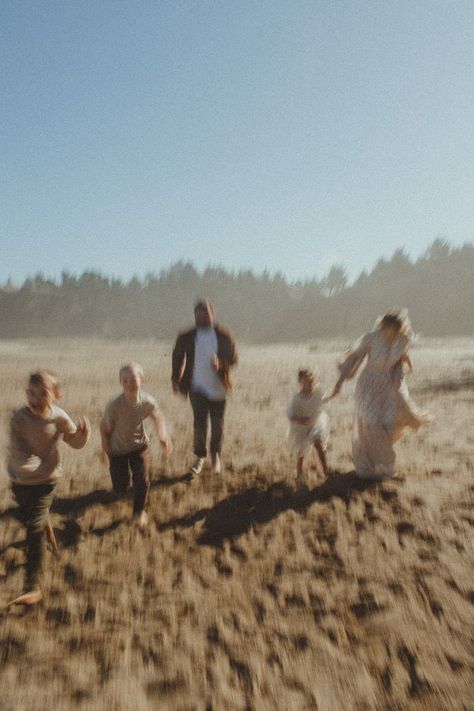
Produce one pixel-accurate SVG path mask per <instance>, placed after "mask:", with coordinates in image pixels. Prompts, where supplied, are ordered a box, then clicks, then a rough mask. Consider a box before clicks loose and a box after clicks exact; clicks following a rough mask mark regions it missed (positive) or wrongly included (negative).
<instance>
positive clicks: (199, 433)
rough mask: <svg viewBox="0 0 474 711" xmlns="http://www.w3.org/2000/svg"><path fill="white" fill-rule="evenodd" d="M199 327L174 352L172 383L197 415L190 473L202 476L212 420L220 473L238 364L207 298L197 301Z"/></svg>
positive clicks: (216, 468)
mask: <svg viewBox="0 0 474 711" xmlns="http://www.w3.org/2000/svg"><path fill="white" fill-rule="evenodd" d="M194 319H195V323H196V326H195V328H192V329H191V330H189V331H186V332H185V333H181V334H180V335H179V336H178V338H177V340H176V344H175V347H174V349H173V356H172V375H171V382H172V386H173V391H174V392H175V393H182V394H183V395H185V396H189V399H190V401H191V406H192V408H193V414H194V454H195V457H196V459H195V460H194V462H193V463H192V465H191V467H190V469H189V472H190V474H192V475H195V474H200V473H201V471H202V468H203V466H204V462H205V459H206V457H207V427H208V420H209V419H210V421H211V441H210V450H211V462H212V468H213V470H214V472H215V473H216V474H220V472H221V470H222V464H221V459H220V453H221V446H222V432H223V427H224V411H225V406H226V397H227V395H228V393H229V392H230V391H231V382H230V377H229V371H230V368H231V366H233V365H235V364H236V363H237V351H236V348H235V342H234V338H233V336H232V334H231V333H230V332H229V331H228V330H227V329H225V328H223V327H222V326H221V325H219V324H217V323H216V322H215V321H214V307H213V305H212V304H211V302H210V301H209V300H207V299H201V300H199V301H197V302H196V304H195V307H194Z"/></svg>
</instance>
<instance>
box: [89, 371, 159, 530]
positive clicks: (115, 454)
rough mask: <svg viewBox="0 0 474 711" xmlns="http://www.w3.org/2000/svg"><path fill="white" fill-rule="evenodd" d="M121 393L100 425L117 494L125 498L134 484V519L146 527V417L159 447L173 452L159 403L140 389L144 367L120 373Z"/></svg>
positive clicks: (147, 476) (147, 441)
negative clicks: (149, 421) (151, 424)
mask: <svg viewBox="0 0 474 711" xmlns="http://www.w3.org/2000/svg"><path fill="white" fill-rule="evenodd" d="M119 380H120V384H121V386H122V393H121V394H120V395H118V396H117V397H116V398H115V399H114V400H112V401H111V402H109V403H108V405H107V407H106V408H105V412H104V416H103V418H102V422H101V425H100V434H101V437H102V450H103V452H104V454H105V456H106V457H107V458H108V460H109V470H110V476H111V479H112V486H113V489H114V491H115V492H116V493H117V494H119V495H123V494H125V493H126V491H127V489H128V487H129V486H130V472H131V474H132V481H133V516H134V517H135V518H136V520H137V522H138V525H139V526H140V527H141V528H144V527H145V526H146V525H147V523H148V515H147V513H146V510H145V507H146V502H147V498H148V490H149V488H150V457H149V453H148V443H149V437H148V435H147V433H146V430H145V427H144V424H143V423H144V420H146V419H147V417H149V418H150V420H151V421H152V422H153V425H154V426H155V429H156V432H157V434H158V438H159V440H160V444H161V446H162V448H163V449H164V450H165V451H166V452H171V449H172V446H171V441H170V439H169V437H168V433H167V430H166V422H165V419H164V417H163V414H162V413H161V411H160V409H159V408H158V405H157V403H156V400H155V399H154V398H153V397H152V396H151V395H148V394H147V393H145V392H143V391H142V389H141V387H142V385H143V382H144V378H143V368H142V366H141V365H140V364H139V363H128V364H127V365H124V366H122V368H120V372H119Z"/></svg>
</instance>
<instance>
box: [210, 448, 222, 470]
mask: <svg viewBox="0 0 474 711" xmlns="http://www.w3.org/2000/svg"><path fill="white" fill-rule="evenodd" d="M211 460H212V471H213V472H214V474H221V473H222V463H221V458H220V456H219V454H218V453H217V452H216V453H215V454H213V455H211Z"/></svg>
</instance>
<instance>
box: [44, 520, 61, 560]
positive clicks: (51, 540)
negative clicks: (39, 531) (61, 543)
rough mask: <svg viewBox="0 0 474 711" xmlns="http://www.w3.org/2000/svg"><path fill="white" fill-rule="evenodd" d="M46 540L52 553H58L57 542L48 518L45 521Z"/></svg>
mask: <svg viewBox="0 0 474 711" xmlns="http://www.w3.org/2000/svg"><path fill="white" fill-rule="evenodd" d="M46 538H47V539H48V543H49V545H50V546H51V548H52V549H53V553H58V542H57V540H56V536H55V534H54V530H53V527H52V525H51V521H50V520H49V518H48V520H47V521H46Z"/></svg>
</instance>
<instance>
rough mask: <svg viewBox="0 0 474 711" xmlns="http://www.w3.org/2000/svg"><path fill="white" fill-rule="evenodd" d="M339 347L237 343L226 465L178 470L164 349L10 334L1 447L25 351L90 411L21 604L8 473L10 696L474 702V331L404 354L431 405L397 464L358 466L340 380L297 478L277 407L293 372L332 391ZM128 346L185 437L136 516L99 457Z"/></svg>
mask: <svg viewBox="0 0 474 711" xmlns="http://www.w3.org/2000/svg"><path fill="white" fill-rule="evenodd" d="M345 345H347V344H344V343H342V342H339V343H335V342H332V343H318V344H317V345H316V344H315V345H313V346H311V345H305V346H303V345H302V346H268V347H258V348H257V347H242V348H241V354H240V355H241V363H240V365H239V367H238V368H237V369H236V370H235V376H234V383H235V391H234V395H233V396H232V398H231V400H230V401H229V405H228V412H227V418H226V430H225V437H226V439H225V450H224V463H225V469H224V472H223V474H222V475H221V476H214V475H212V474H211V472H209V471H206V472H204V473H203V474H202V475H201V476H200V477H199V478H197V479H195V480H194V481H193V482H187V481H185V480H183V474H184V472H185V469H186V466H187V464H189V462H190V458H191V447H190V445H191V440H192V423H191V410H190V407H189V405H188V404H187V403H186V402H185V401H183V400H182V399H180V398H177V397H175V396H173V395H172V393H171V390H170V383H169V376H170V345H169V344H167V345H163V344H157V343H152V342H149V343H140V344H132V343H125V342H122V343H115V344H112V343H106V342H94V341H91V342H86V341H64V342H63V341H61V342H46V341H44V342H15V343H11V342H2V343H0V366H1V369H0V373H1V391H2V401H1V428H0V432H1V434H0V451H1V454H2V458H3V459H4V458H5V454H6V443H7V431H8V419H9V414H10V411H11V409H12V408H14V407H16V406H18V405H20V404H22V403H23V401H24V394H23V393H24V387H25V383H26V379H27V376H28V373H29V372H30V371H31V370H32V369H33V368H37V367H45V366H46V367H51V368H54V369H55V370H56V371H57V372H58V373H59V374H60V376H61V377H62V379H63V382H64V393H63V399H62V403H61V405H62V407H64V409H65V410H67V411H68V412H69V413H70V414H71V415H72V416H73V417H75V418H77V416H78V415H80V414H82V413H86V414H88V416H89V417H90V419H91V423H92V427H93V434H92V437H91V441H90V443H89V444H88V446H87V447H86V448H85V449H84V450H81V451H79V452H77V451H73V450H71V449H69V448H68V447H66V446H65V445H64V446H63V448H62V453H63V465H64V471H65V476H64V478H63V479H62V480H61V482H60V483H59V485H58V487H57V498H56V501H55V504H54V507H53V513H52V522H53V526H54V528H55V531H56V534H57V538H58V541H59V545H60V549H61V550H60V557H59V558H54V557H53V556H52V554H51V553H49V552H48V553H47V557H46V566H45V571H44V576H43V580H44V590H45V593H46V596H45V600H44V602H43V603H42V604H41V605H39V606H38V607H37V608H36V609H32V610H28V611H23V610H18V609H17V610H14V611H10V612H8V611H7V610H6V607H5V605H6V603H7V601H8V600H10V599H11V598H12V597H14V596H15V594H16V593H18V592H19V591H20V590H21V586H22V580H23V562H24V530H23V529H22V527H21V526H20V524H19V523H18V522H17V520H16V519H15V516H14V509H13V505H12V501H11V498H10V493H9V487H8V480H7V478H6V476H2V479H1V484H0V493H1V505H0V549H1V558H0V581H1V587H0V689H1V692H0V707H1V709H2V711H20V710H21V711H23V710H25V711H26V710H27V709H28V711H30V710H32V711H41V710H43V709H48V710H50V709H53V710H54V711H56V710H60V709H70V708H78V709H87V710H89V709H91V710H92V711H94V710H99V709H104V710H105V709H107V710H108V711H115V710H117V711H119V710H122V709H124V710H129V709H131V710H137V711H142V710H143V711H146V710H148V709H158V710H159V711H167V710H168V709H173V710H176V711H178V710H179V711H206V710H211V709H212V710H213V711H234V710H235V711H244V709H254V710H255V711H267V710H269V711H275V710H278V711H293V710H294V711H310V710H316V709H318V710H319V711H340V710H343V711H345V710H347V711H369V710H372V709H386V710H387V711H405V709H420V710H421V709H430V711H434V710H435V709H439V710H443V709H446V710H448V709H454V710H456V711H457V710H459V711H460V710H461V709H464V710H465V711H467V710H472V709H474V683H473V680H474V674H473V671H474V654H473V651H474V650H473V646H472V632H473V605H474V577H473V567H474V566H473V525H474V515H473V513H472V500H473V492H474V481H473V460H472V453H473V449H474V447H473V444H474V421H473V420H474V418H473V411H474V410H473V403H474V341H473V340H472V339H471V340H469V339H464V340H462V339H460V340H450V341H448V340H442V339H440V340H423V339H421V340H420V342H419V343H418V344H417V346H416V347H415V349H414V350H413V361H414V368H415V372H414V373H413V375H412V376H410V377H409V386H410V388H411V392H412V394H413V396H414V398H415V399H416V400H417V401H418V402H419V403H420V404H422V405H426V406H427V407H428V408H429V409H430V410H431V411H432V412H433V414H434V415H435V417H436V422H435V424H434V425H433V426H432V427H431V428H428V429H425V430H422V431H420V433H418V434H417V435H407V436H406V437H405V438H404V439H403V440H402V441H401V443H400V444H399V445H398V463H399V467H398V468H399V476H398V478H397V479H394V480H392V481H390V482H385V483H382V484H377V485H371V486H367V485H365V484H363V483H361V482H360V481H358V480H356V479H355V477H354V474H353V472H352V471H351V458H350V436H351V409H352V393H353V388H354V384H353V383H349V384H346V386H345V388H344V390H343V393H342V395H341V396H340V398H339V399H337V400H335V401H332V402H331V403H329V404H328V406H327V409H328V413H329V415H330V418H331V443H330V449H329V453H328V459H329V464H330V466H332V467H333V468H334V469H335V470H336V473H335V474H334V475H333V476H332V477H330V478H329V479H327V480H326V479H324V477H323V476H322V474H321V473H320V472H319V470H318V469H317V467H316V458H314V459H313V460H312V461H311V462H308V463H307V467H306V471H307V484H308V486H307V488H302V489H300V490H296V489H295V487H294V483H293V469H294V463H293V462H292V461H291V459H290V457H289V455H288V453H287V451H286V445H285V431H286V421H285V416H284V409H285V406H286V402H287V400H288V398H289V395H290V393H291V392H292V390H293V389H294V386H295V375H296V370H297V368H298V367H300V366H309V367H314V366H317V367H319V369H320V371H321V379H322V381H323V385H324V386H327V387H329V386H330V385H332V384H333V383H334V379H335V373H336V370H335V363H336V361H337V358H338V357H339V355H340V354H341V352H342V350H343V348H344V346H345ZM130 358H133V359H135V360H139V361H140V362H141V363H142V364H143V365H144V368H145V378H146V383H145V388H144V389H145V390H147V391H149V392H150V393H152V394H154V395H155V396H156V397H157V399H158V401H159V403H160V405H161V406H162V409H163V410H164V412H165V414H166V417H167V420H168V422H169V424H170V428H171V431H172V437H173V440H174V444H175V450H174V453H173V454H172V455H171V456H170V457H168V459H165V458H164V455H162V454H161V453H160V450H159V447H158V444H157V441H156V439H154V440H153V441H152V451H153V467H152V470H153V482H152V488H151V495H150V501H149V513H150V525H149V528H148V530H147V531H145V532H141V531H140V530H138V529H137V528H135V527H134V526H133V525H132V524H131V522H130V513H131V500H130V498H128V499H124V500H121V501H115V500H114V499H113V497H111V495H110V481H109V475H108V471H107V469H106V468H105V467H104V466H103V465H102V464H101V463H100V461H99V457H98V454H97V450H98V448H99V434H98V425H99V420H100V416H101V412H102V409H103V407H104V405H105V403H106V402H107V400H108V399H109V398H110V397H111V396H112V395H114V394H115V393H116V392H118V389H119V386H118V382H117V372H118V368H119V366H120V365H121V364H122V363H123V362H124V361H127V360H128V359H130ZM3 470H4V471H5V468H4V467H3Z"/></svg>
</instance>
